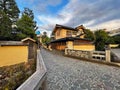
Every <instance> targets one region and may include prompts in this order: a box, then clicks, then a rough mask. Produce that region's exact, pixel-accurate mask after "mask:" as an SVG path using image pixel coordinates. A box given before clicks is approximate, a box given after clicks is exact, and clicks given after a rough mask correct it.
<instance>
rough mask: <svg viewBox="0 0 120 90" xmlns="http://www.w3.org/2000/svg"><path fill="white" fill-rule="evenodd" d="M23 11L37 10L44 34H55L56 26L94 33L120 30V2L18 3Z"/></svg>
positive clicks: (19, 0)
mask: <svg viewBox="0 0 120 90" xmlns="http://www.w3.org/2000/svg"><path fill="white" fill-rule="evenodd" d="M16 2H17V4H18V7H19V9H20V11H23V8H24V7H28V8H30V9H32V10H33V12H34V15H35V20H36V21H37V25H38V26H39V29H38V30H40V31H41V32H43V31H47V32H48V34H50V33H51V31H52V30H53V28H54V27H55V24H61V25H67V26H71V27H76V26H78V25H81V24H83V25H84V26H85V27H86V28H89V29H91V30H96V29H102V28H106V29H107V30H112V29H116V28H120V0H16Z"/></svg>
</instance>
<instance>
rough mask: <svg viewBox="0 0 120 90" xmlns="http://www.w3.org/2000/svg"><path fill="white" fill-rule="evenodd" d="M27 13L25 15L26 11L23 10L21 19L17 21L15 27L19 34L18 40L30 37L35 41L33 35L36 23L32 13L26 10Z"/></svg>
mask: <svg viewBox="0 0 120 90" xmlns="http://www.w3.org/2000/svg"><path fill="white" fill-rule="evenodd" d="M28 10H29V11H30V12H29V11H27V13H26V9H25V10H24V12H23V13H22V17H21V18H20V19H19V20H18V21H17V27H18V30H19V31H20V32H21V33H20V34H18V36H19V38H20V39H22V38H25V37H31V38H34V39H36V35H35V30H36V23H35V21H34V18H33V17H34V15H33V13H31V12H32V10H30V9H28Z"/></svg>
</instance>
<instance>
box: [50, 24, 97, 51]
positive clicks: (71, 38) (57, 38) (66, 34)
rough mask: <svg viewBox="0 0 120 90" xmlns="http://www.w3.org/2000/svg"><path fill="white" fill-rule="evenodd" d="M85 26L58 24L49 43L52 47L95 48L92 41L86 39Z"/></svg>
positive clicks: (58, 48) (62, 48) (59, 48)
mask: <svg viewBox="0 0 120 90" xmlns="http://www.w3.org/2000/svg"><path fill="white" fill-rule="evenodd" d="M84 30H85V28H84V26H82V25H81V26H78V27H76V28H71V27H67V26H63V25H58V24H57V25H56V27H55V28H54V30H53V32H52V36H53V37H52V41H51V42H50V43H49V45H50V46H51V48H52V49H57V50H65V48H69V49H75V50H95V46H94V45H93V43H92V41H90V40H86V39H84V36H85V32H84Z"/></svg>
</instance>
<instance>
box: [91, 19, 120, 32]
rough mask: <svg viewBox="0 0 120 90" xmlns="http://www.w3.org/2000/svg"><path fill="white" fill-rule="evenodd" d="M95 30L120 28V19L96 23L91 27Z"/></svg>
mask: <svg viewBox="0 0 120 90" xmlns="http://www.w3.org/2000/svg"><path fill="white" fill-rule="evenodd" d="M89 28H91V29H93V30H96V29H107V30H113V29H117V28H120V19H116V20H111V21H107V22H104V23H101V24H98V25H94V26H92V27H89Z"/></svg>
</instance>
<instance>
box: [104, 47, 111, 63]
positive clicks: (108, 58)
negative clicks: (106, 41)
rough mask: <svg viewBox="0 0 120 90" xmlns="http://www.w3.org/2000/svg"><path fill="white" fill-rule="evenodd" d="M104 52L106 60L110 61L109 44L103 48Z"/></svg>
mask: <svg viewBox="0 0 120 90" xmlns="http://www.w3.org/2000/svg"><path fill="white" fill-rule="evenodd" d="M105 49H106V50H105V54H106V62H111V55H110V47H109V45H106V48H105Z"/></svg>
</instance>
